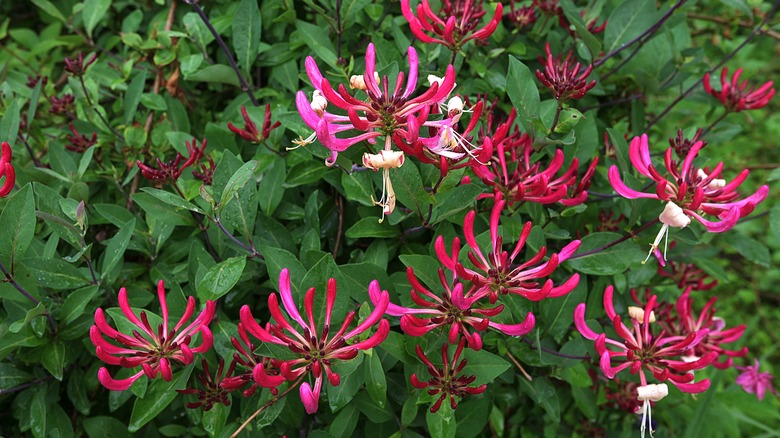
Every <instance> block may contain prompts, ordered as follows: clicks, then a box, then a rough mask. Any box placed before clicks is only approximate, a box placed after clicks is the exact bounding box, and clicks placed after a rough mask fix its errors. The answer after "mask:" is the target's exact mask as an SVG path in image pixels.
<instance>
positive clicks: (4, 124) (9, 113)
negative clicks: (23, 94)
mask: <svg viewBox="0 0 780 438" xmlns="http://www.w3.org/2000/svg"><path fill="white" fill-rule="evenodd" d="M19 112H20V108H19V101H18V100H16V99H13V100H11V103H10V104H8V107H7V108H6V109H5V112H4V113H3V118H2V119H0V136H2V137H0V138H2V139H3V141H5V142H7V143H8V144H9V145H10V146H11V149H13V147H14V144H16V136H17V135H18V133H19V121H20V117H21V116H20V113H19Z"/></svg>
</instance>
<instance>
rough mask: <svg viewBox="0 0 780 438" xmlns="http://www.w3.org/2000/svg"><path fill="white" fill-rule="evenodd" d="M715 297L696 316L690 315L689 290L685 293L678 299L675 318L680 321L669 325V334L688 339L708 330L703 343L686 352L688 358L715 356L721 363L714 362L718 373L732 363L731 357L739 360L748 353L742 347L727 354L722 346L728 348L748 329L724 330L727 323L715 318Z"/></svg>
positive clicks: (691, 302) (738, 327)
mask: <svg viewBox="0 0 780 438" xmlns="http://www.w3.org/2000/svg"><path fill="white" fill-rule="evenodd" d="M717 300H718V297H712V298H710V299H709V301H707V304H705V305H704V308H703V309H702V311H701V313H699V315H698V316H696V315H695V314H694V313H693V298H692V297H691V288H690V287H688V288H687V289H685V292H683V294H682V295H680V298H678V299H677V316H678V317H679V320H677V321H674V324H672V328H671V330H670V331H671V332H672V333H677V334H679V335H681V336H687V335H688V334H689V333H694V332H697V331H699V330H702V329H708V330H709V333H708V334H707V336H705V337H704V339H702V341H701V342H700V343H698V344H697V345H695V346H693V347H692V349H691V350H690V351H688V352H687V354H686V355H687V356H689V357H703V356H705V355H707V354H709V353H710V352H715V353H716V354H717V355H718V359H723V361H722V362H718V361H715V362H713V364H712V365H713V366H714V367H715V368H718V369H721V370H723V369H726V368H728V367H730V366H731V364H732V363H733V362H734V359H732V358H734V357H742V356H745V355H746V354H747V353H748V349H747V347H743V348H741V349H739V350H726V349H725V348H723V347H722V346H721V344H728V343H731V342H737V341H738V340H739V338H740V337H742V333H744V332H745V329H746V328H747V326H745V324H740V325H738V326H736V327H732V328H729V329H727V328H726V321H724V320H723V318H719V317H717V316H715V307H714V306H715V302H716V301H717Z"/></svg>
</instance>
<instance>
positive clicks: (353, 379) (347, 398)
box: [320, 353, 365, 412]
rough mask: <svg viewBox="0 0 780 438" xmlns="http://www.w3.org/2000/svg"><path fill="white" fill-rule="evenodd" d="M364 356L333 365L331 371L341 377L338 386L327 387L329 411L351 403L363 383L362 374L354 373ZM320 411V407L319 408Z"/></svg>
mask: <svg viewBox="0 0 780 438" xmlns="http://www.w3.org/2000/svg"><path fill="white" fill-rule="evenodd" d="M364 356H365V354H363V353H360V354H358V356H357V357H355V358H354V359H351V360H340V361H337V362H335V363H334V364H333V371H335V372H336V373H337V374H338V375H339V376H341V383H340V384H339V386H330V385H326V386H327V387H328V404H329V405H330V409H331V411H334V412H335V411H338V410H339V409H341V408H343V407H344V406H346V405H347V403H349V402H351V401H352V399H353V397H355V394H357V393H358V391H359V390H360V388H361V387H362V386H363V383H364V382H365V378H364V375H363V373H356V372H355V371H357V369H358V367H359V366H360V364H361V363H362V362H363V358H364ZM320 409H322V407H320Z"/></svg>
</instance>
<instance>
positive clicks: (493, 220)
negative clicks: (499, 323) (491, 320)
mask: <svg viewBox="0 0 780 438" xmlns="http://www.w3.org/2000/svg"><path fill="white" fill-rule="evenodd" d="M505 205H506V203H505V202H504V201H503V200H500V201H498V202H496V203H495V204H494V205H493V210H492V213H491V215H490V242H491V243H492V247H491V250H490V252H488V254H487V257H486V256H485V255H484V254H483V253H482V250H481V249H480V247H479V245H478V244H477V239H476V236H475V235H474V219H475V217H476V211H474V210H471V211H470V212H468V214H466V217H465V219H464V220H463V233H464V235H465V237H466V243H467V244H468V246H469V248H470V249H471V251H469V253H468V258H469V261H471V264H472V265H474V269H473V270H472V269H468V268H466V267H464V266H463V264H462V263H458V260H457V257H458V252H459V251H458V250H459V249H460V248H459V246H460V245H459V242H458V240H457V239H455V242H454V243H453V247H452V254H453V256H452V258H449V257H448V256H447V251H446V248H445V246H444V239H443V238H442V237H441V236H439V237H438V238H437V239H436V243H435V247H436V254H437V255H438V256H439V259H440V260H441V261H442V264H444V266H445V267H447V269H450V270H452V271H457V273H458V275H459V276H460V277H461V278H463V279H466V280H470V281H472V282H473V283H474V284H475V285H476V286H477V290H476V291H474V292H473V295H474V296H476V297H479V298H481V297H484V296H488V297H489V298H490V302H491V303H495V302H496V300H497V298H498V295H506V294H508V293H511V294H516V295H520V296H523V297H525V298H528V299H529V300H532V301H540V300H542V299H544V298H547V297H550V298H555V297H561V296H563V295H566V294H567V293H569V292H571V291H572V290H573V289H574V288H575V287H577V284H578V283H579V280H580V276H579V274H573V275H572V276H571V277H569V279H568V280H566V281H565V282H564V283H563V284H561V285H559V286H555V285H554V284H553V281H552V280H551V279H547V280H546V281H545V282H544V284H539V282H538V281H537V280H540V279H543V278H545V277H548V276H550V275H551V274H552V273H553V272H554V271H555V269H557V268H558V265H559V264H560V263H562V262H564V261H566V260H567V259H569V257H571V256H572V255H573V254H574V253H575V252H576V251H577V249H578V248H579V246H580V241H579V240H574V241H572V242H571V243H569V244H568V245H566V246H565V247H564V248H563V249H562V250H561V252H560V253H557V254H551V255H550V258H549V260H547V261H544V257H545V256H546V255H547V248H545V247H543V248H542V249H541V250H540V251H539V252H538V253H537V254H536V255H534V256H533V257H531V258H530V259H528V261H526V262H524V263H519V264H516V263H515V259H516V258H517V256H518V255H520V251H521V250H522V249H523V247H524V246H525V242H526V239H528V235H529V234H531V227H532V224H531V222H526V224H525V226H524V227H523V231H522V232H521V234H520V237H519V238H518V241H517V244H516V245H515V248H514V250H513V251H512V253H511V254H510V253H509V252H507V251H504V249H503V237H502V236H501V235H500V234H499V233H498V226H499V220H500V218H501V212H502V211H503V210H504V206H505Z"/></svg>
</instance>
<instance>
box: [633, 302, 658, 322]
mask: <svg viewBox="0 0 780 438" xmlns="http://www.w3.org/2000/svg"><path fill="white" fill-rule="evenodd" d="M628 316H630V317H631V318H633V319H635V320H637V321H644V320H645V309H643V308H641V307H636V306H628ZM649 322H655V312H653V311H652V310H651V311H650V319H649Z"/></svg>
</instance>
